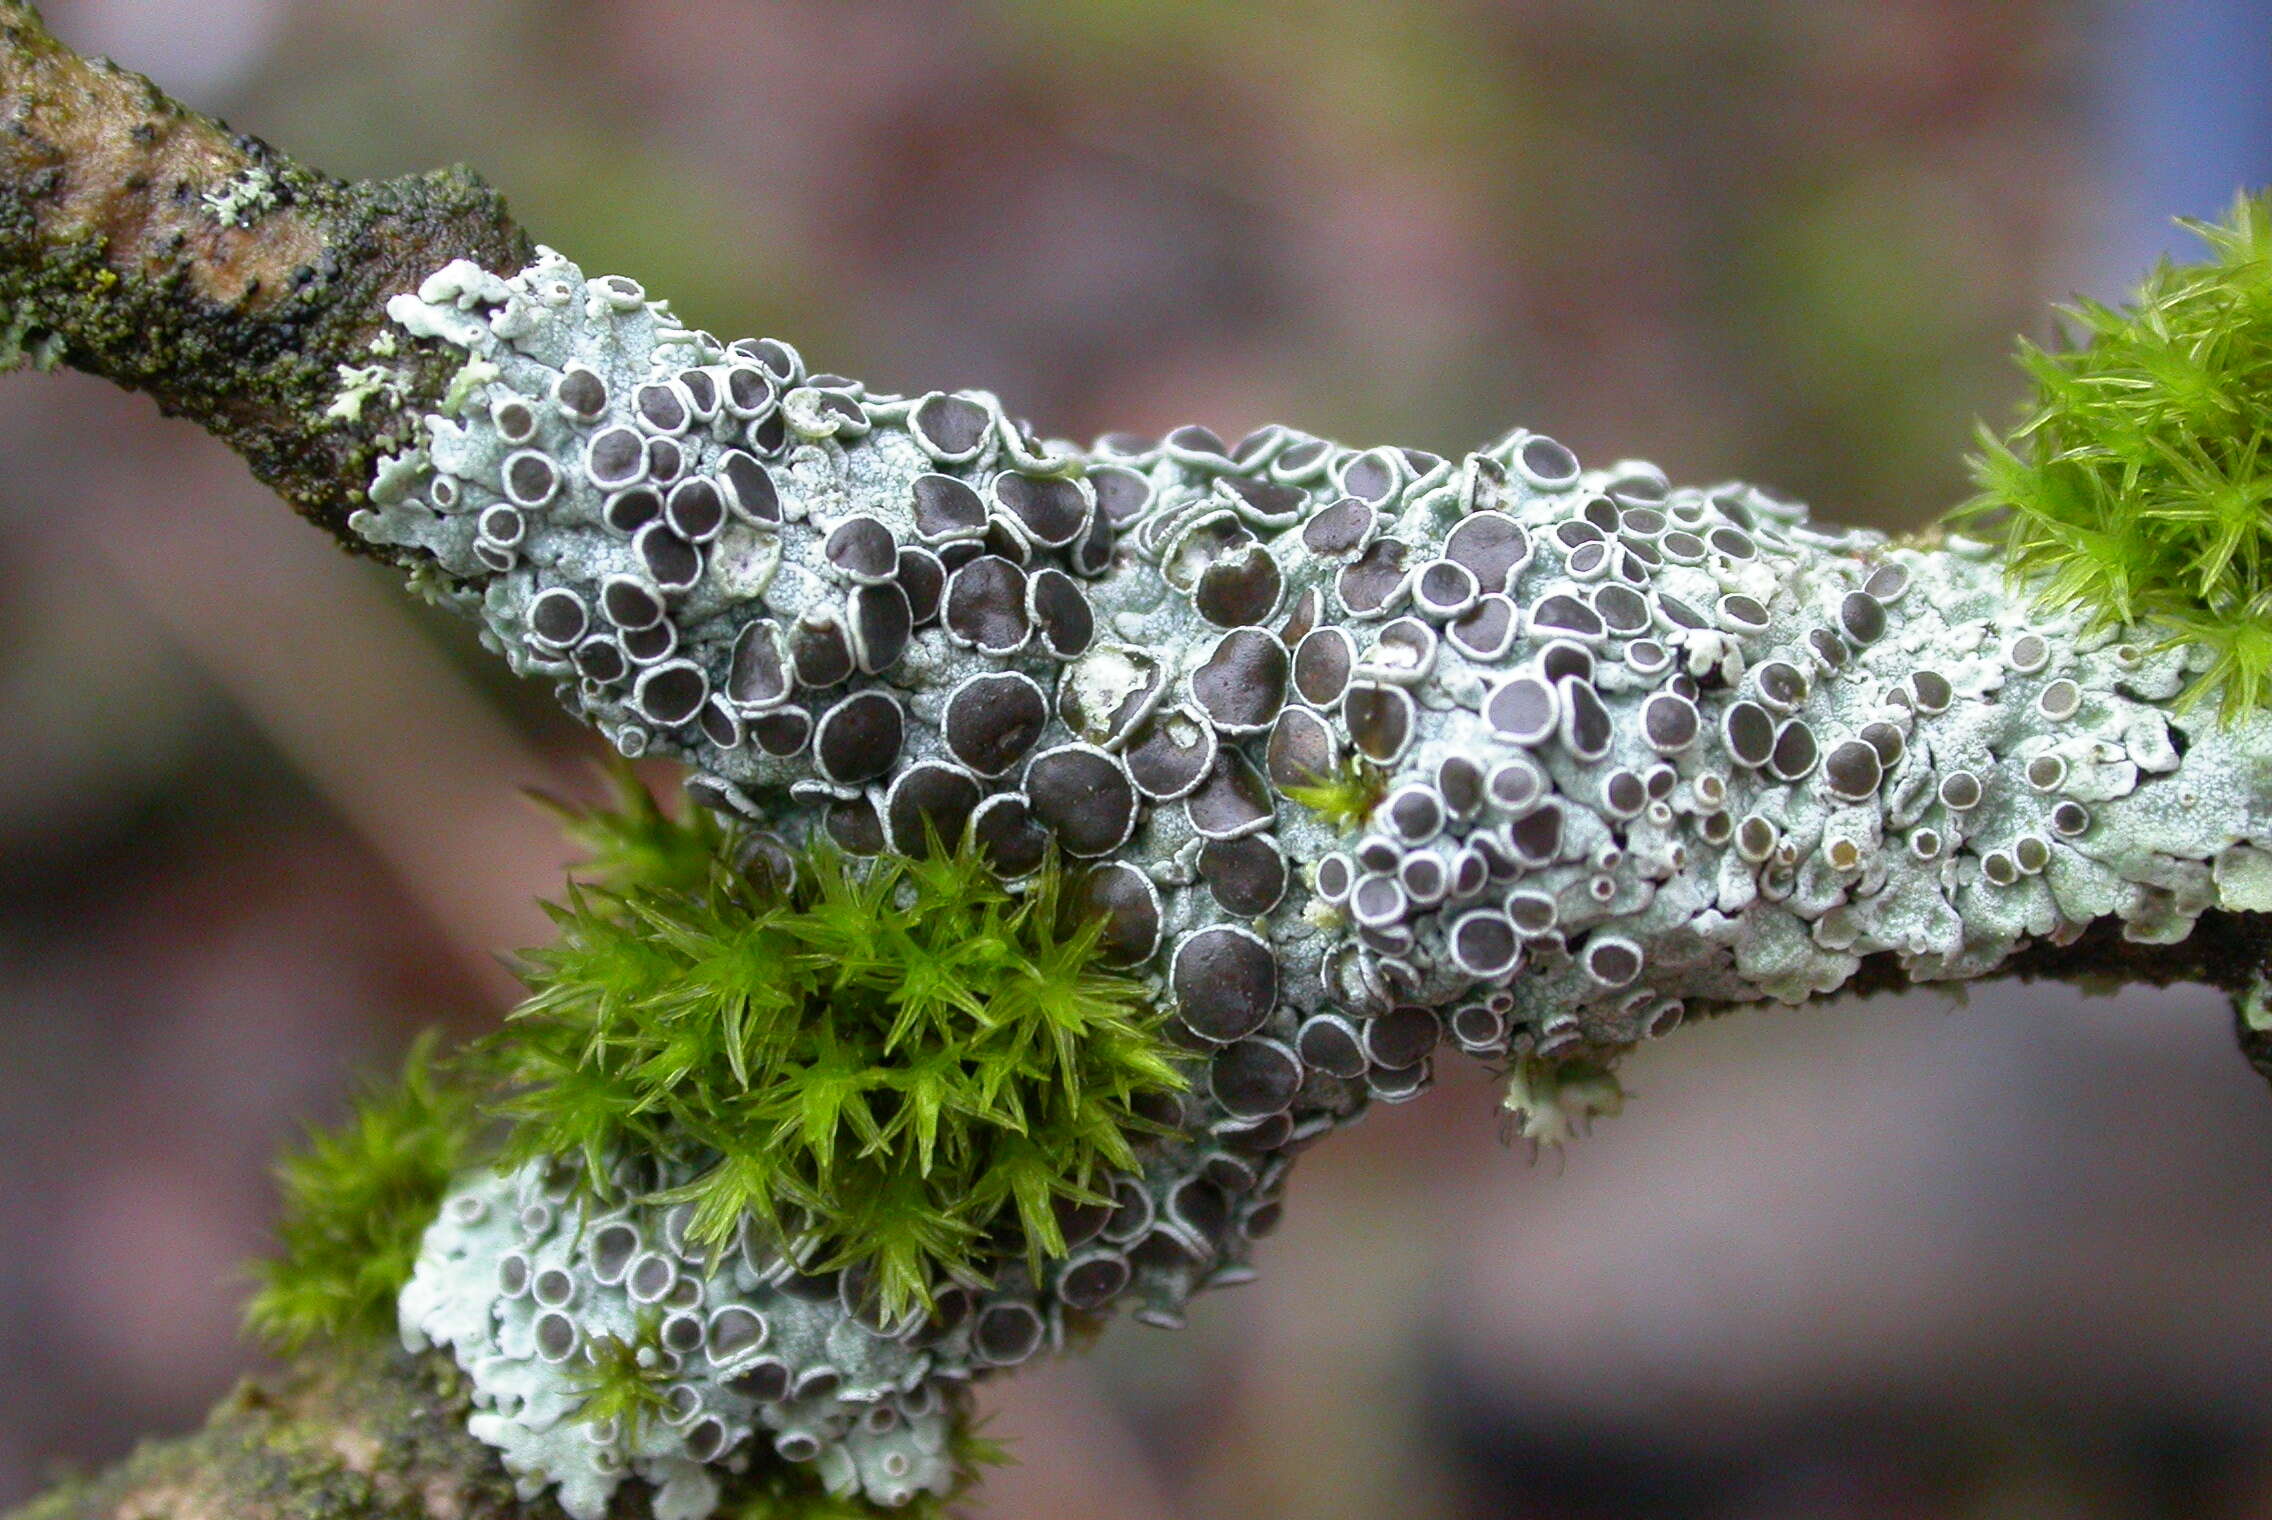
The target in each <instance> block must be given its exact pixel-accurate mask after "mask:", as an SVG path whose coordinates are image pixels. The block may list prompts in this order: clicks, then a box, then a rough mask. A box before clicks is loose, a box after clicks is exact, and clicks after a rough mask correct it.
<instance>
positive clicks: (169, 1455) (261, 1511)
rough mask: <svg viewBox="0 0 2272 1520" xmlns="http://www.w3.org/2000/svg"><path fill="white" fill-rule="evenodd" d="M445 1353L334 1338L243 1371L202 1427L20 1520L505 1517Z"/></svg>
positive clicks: (520, 1508)
mask: <svg viewBox="0 0 2272 1520" xmlns="http://www.w3.org/2000/svg"><path fill="white" fill-rule="evenodd" d="M457 1384H458V1376H457V1371H456V1368H455V1367H454V1366H453V1365H452V1364H451V1363H450V1361H449V1360H448V1358H446V1357H425V1358H412V1357H409V1356H405V1355H404V1354H402V1353H401V1352H400V1351H394V1350H387V1349H380V1348H375V1347H374V1348H366V1349H361V1350H352V1351H349V1350H334V1351H329V1352H325V1353H322V1354H320V1355H312V1356H310V1357H307V1358H305V1359H303V1360H302V1361H301V1362H300V1363H299V1364H298V1365H296V1366H295V1367H294V1368H292V1369H291V1370H290V1371H289V1372H287V1373H285V1374H283V1375H281V1376H279V1377H276V1378H274V1379H262V1380H249V1379H248V1380H247V1381H245V1382H244V1383H241V1384H239V1385H238V1387H237V1388H236V1389H235V1390H234V1391H233V1392H231V1393H230V1394H229V1395H228V1397H226V1398H224V1399H223V1400H222V1401H221V1402H220V1404H219V1405H217V1406H216V1407H215V1408H214V1410H213V1413H212V1415H211V1417H210V1418H209V1419H208V1420H207V1421H206V1424H205V1428H204V1429H202V1430H199V1431H197V1432H196V1433H195V1434H192V1435H187V1436H182V1437H178V1438H176V1439H172V1440H166V1441H149V1442H145V1443H144V1444H143V1445H142V1446H141V1447H140V1448H138V1449H137V1450H136V1451H135V1453H134V1454H133V1455H132V1456H131V1457H129V1458H127V1459H126V1460H125V1461H124V1462H121V1463H119V1464H118V1465H117V1466H115V1467H113V1468H111V1469H110V1470H108V1471H107V1472H105V1473H103V1474H101V1475H100V1476H98V1477H93V1478H86V1479H78V1480H73V1481H69V1482H66V1483H64V1484H62V1485H61V1486H59V1487H58V1488H56V1489H55V1490H54V1491H52V1492H51V1493H49V1494H47V1495H46V1496H45V1497H43V1498H41V1499H38V1500H35V1501H34V1502H33V1503H32V1504H31V1506H30V1507H29V1508H27V1509H24V1510H21V1511H19V1512H17V1514H16V1515H15V1516H14V1517H12V1520H505V1517H518V1516H524V1515H531V1514H542V1513H554V1514H556V1513H557V1511H556V1510H553V1509H552V1507H551V1506H550V1505H549V1504H544V1505H536V1506H524V1505H521V1504H519V1503H518V1502H517V1501H515V1499H514V1497H513V1488H512V1484H511V1483H510V1482H509V1481H508V1480H507V1479H506V1477H505V1475H504V1474H503V1472H502V1471H500V1470H499V1469H498V1466H497V1463H496V1461H495V1459H494V1458H493V1457H492V1455H491V1454H490V1452H489V1449H488V1448H487V1447H485V1446H483V1445H482V1444H481V1443H480V1442H479V1441H477V1440H475V1439H474V1438H473V1437H472V1436H470V1435H468V1434H467V1433H466V1430H465V1412H466V1411H465V1404H464V1400H463V1397H462V1396H461V1395H460V1394H459V1393H458V1392H457V1391H456V1389H457Z"/></svg>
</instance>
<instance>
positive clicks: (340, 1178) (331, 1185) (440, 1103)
mask: <svg viewBox="0 0 2272 1520" xmlns="http://www.w3.org/2000/svg"><path fill="white" fill-rule="evenodd" d="M434 1044H435V1042H434V1040H433V1038H432V1037H431V1036H426V1037H422V1038H420V1039H419V1041H418V1042H417V1043H416V1044H415V1045H413V1046H412V1047H411V1051H410V1055H409V1058H408V1060H407V1061H405V1063H404V1066H403V1072H402V1076H401V1078H400V1079H399V1080H398V1081H396V1082H394V1083H392V1084H388V1085H383V1086H381V1085H373V1086H371V1087H369V1088H367V1089H366V1090H365V1092H364V1093H363V1094H362V1096H361V1097H360V1098H358V1099H357V1101H356V1104H355V1109H354V1112H353V1113H352V1115H350V1116H349V1118H348V1120H347V1122H346V1123H345V1124H344V1125H342V1126H340V1127H339V1128H338V1129H336V1130H333V1131H329V1132H323V1131H316V1132H311V1134H310V1135H309V1138H308V1141H307V1144H306V1146H305V1147H304V1148H303V1149H301V1150H299V1151H297V1152H295V1153H293V1154H291V1155H288V1156H286V1157H285V1158H284V1159H283V1160H282V1161H281V1162H279V1163H278V1165H277V1169H276V1170H277V1178H278V1180H279V1181H280V1182H281V1184H282V1186H283V1193H284V1206H283V1216H282V1219H281V1220H280V1221H279V1223H278V1225H277V1228H276V1235H277V1244H278V1251H277V1254H276V1255H275V1256H273V1257H271V1258H269V1259H267V1260H265V1261H262V1262H259V1263H257V1264H256V1265H255V1267H254V1272H255V1274H256V1276H257V1278H258V1281H259V1288H258V1290H257V1291H256V1292H255V1293H254V1294H253V1297H252V1301H251V1302H250V1303H249V1304H248V1305H247V1306H246V1310H245V1320H246V1323H247V1325H248V1326H250V1328H251V1329H252V1330H253V1331H255V1332H256V1333H257V1334H259V1335H260V1336H261V1338H262V1339H264V1340H266V1341H268V1342H269V1343H270V1344H272V1345H274V1346H275V1347H277V1348H278V1349H280V1350H285V1351H296V1350H298V1349H300V1348H301V1347H302V1346H304V1345H305V1344H307V1343H308V1342H309V1341H311V1340H315V1339H318V1338H319V1337H320V1338H333V1339H338V1338H348V1337H355V1336H363V1335H379V1334H383V1333H385V1332H386V1330H387V1329H388V1328H389V1327H391V1326H392V1325H393V1323H394V1301H395V1296H396V1295H397V1294H398V1293H400V1292H401V1290H402V1285H403V1284H404V1283H405V1282H408V1281H409V1280H410V1271H411V1268H412V1266H413V1265H415V1264H416V1262H417V1259H418V1245H419V1240H420V1238H421V1237H422V1236H423V1235H424V1234H425V1231H426V1226H427V1225H428V1224H429V1223H430V1222H432V1220H433V1217H434V1210H435V1209H436V1208H437V1207H439V1206H440V1203H441V1199H442V1193H443V1190H444V1189H445V1188H447V1187H448V1186H449V1183H450V1179H451V1178H453V1177H455V1176H456V1175H457V1174H458V1173H459V1172H460V1171H462V1170H464V1168H465V1167H466V1166H467V1165H468V1164H469V1163H470V1161H471V1160H472V1159H473V1155H474V1148H475V1137H476V1133H477V1130H478V1127H479V1124H478V1118H477V1115H476V1113H475V1108H474V1103H473V1100H472V1098H471V1096H470V1095H469V1093H468V1092H467V1091H466V1090H465V1089H463V1088H462V1087H460V1086H457V1085H455V1084H453V1083H451V1082H448V1081H446V1080H444V1078H443V1077H442V1075H441V1074H439V1073H438V1072H437V1071H436V1067H435V1060H434Z"/></svg>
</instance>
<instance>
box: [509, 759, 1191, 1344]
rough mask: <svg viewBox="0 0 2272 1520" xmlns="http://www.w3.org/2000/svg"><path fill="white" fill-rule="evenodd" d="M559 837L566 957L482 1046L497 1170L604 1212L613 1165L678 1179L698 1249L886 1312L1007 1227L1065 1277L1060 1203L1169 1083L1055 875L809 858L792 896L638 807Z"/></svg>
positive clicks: (1151, 1027)
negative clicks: (642, 1164)
mask: <svg viewBox="0 0 2272 1520" xmlns="http://www.w3.org/2000/svg"><path fill="white" fill-rule="evenodd" d="M626 784H627V785H630V784H629V783H626ZM633 791H636V787H635V786H633ZM573 827H574V828H575V829H576V831H577V832H579V833H580V835H581V836H582V837H583V838H584V839H585V840H586V841H587V843H588V844H589V845H590V846H591V847H593V848H594V849H595V850H596V851H597V852H598V853H597V860H598V862H599V864H598V868H597V869H596V870H595V872H594V873H592V874H593V875H594V877H595V878H596V879H595V880H593V881H591V882H589V883H587V884H582V885H576V886H572V887H571V889H570V891H569V893H568V896H567V899H566V901H565V902H564V903H562V904H560V905H557V906H555V907H553V908H552V910H551V911H552V914H553V917H554V920H555V921H556V922H557V923H558V924H559V926H560V931H561V934H560V940H559V942H558V943H557V944H556V945H554V946H553V947H551V948H549V949H545V950H540V951H534V952H531V953H530V954H529V955H528V957H527V958H526V971H525V975H526V978H527V980H528V982H529V985H530V988H531V990H532V994H533V995H532V996H531V997H530V999H529V1000H528V1001H527V1002H526V1003H525V1004H524V1005H523V1006H522V1007H521V1008H520V1009H519V1010H518V1011H516V1012H515V1014H514V1015H513V1017H512V1019H511V1021H510V1022H509V1024H508V1025H507V1027H506V1028H505V1030H503V1031H502V1032H501V1033H500V1034H499V1035H498V1036H497V1037H495V1038H494V1039H493V1040H492V1041H491V1042H489V1047H488V1050H489V1054H490V1055H491V1056H492V1057H493V1058H494V1060H495V1061H496V1062H497V1064H498V1066H499V1068H500V1070H501V1071H502V1072H503V1074H504V1076H505V1080H506V1081H507V1083H508V1084H509V1088H510V1091H509V1094H508V1096H507V1097H506V1099H505V1100H504V1103H503V1112H504V1113H505V1114H507V1115H508V1116H509V1117H511V1118H512V1119H513V1120H514V1121H515V1122H516V1128H515V1130H514V1133H513V1134H512V1136H511V1138H510V1139H509V1141H508V1143H507V1154H508V1159H511V1160H522V1159H527V1158H530V1157H535V1156H544V1155H557V1156H563V1157H569V1158H573V1159H574V1160H576V1161H577V1162H578V1163H579V1172H580V1174H581V1176H582V1177H583V1179H584V1182H585V1183H586V1185H587V1186H588V1187H589V1188H591V1189H592V1190H593V1191H594V1192H595V1193H597V1194H599V1195H601V1196H603V1197H610V1198H612V1197H613V1196H614V1194H615V1191H616V1189H617V1187H618V1184H617V1182H616V1180H615V1178H616V1172H617V1163H618V1161H619V1160H621V1159H622V1158H625V1157H627V1156H628V1157H637V1158H643V1159H645V1160H648V1161H651V1162H655V1163H660V1164H662V1165H664V1166H666V1167H668V1168H669V1169H671V1170H673V1171H674V1172H675V1173H676V1174H677V1175H680V1176H684V1175H686V1174H687V1173H688V1172H690V1171H691V1172H693V1173H695V1177H694V1180H693V1181H691V1182H688V1183H686V1184H685V1185H683V1186H680V1187H677V1188H673V1189H670V1190H667V1191H662V1192H658V1193H656V1194H654V1195H653V1196H654V1197H655V1198H657V1199H658V1200H662V1201H688V1202H691V1203H693V1204H694V1205H695V1211H694V1215H693V1221H692V1226H691V1229H692V1233H693V1235H694V1237H695V1238H696V1239H697V1240H699V1241H702V1242H705V1243H708V1244H711V1245H713V1246H718V1247H723V1246H724V1245H725V1244H726V1243H728V1242H730V1241H731V1240H732V1239H733V1238H734V1236H735V1233H736V1231H737V1230H738V1229H739V1228H740V1227H741V1225H742V1223H743V1221H744V1220H745V1219H747V1218H752V1217H754V1218H755V1219H758V1220H760V1221H763V1222H765V1223H766V1224H768V1225H769V1226H771V1227H773V1228H774V1229H777V1230H779V1231H781V1232H783V1233H784V1234H787V1235H789V1236H792V1237H798V1238H809V1239H810V1240H811V1241H812V1242H813V1244H814V1246H815V1248H816V1251H817V1254H816V1255H815V1256H814V1257H813V1258H811V1259H810V1260H809V1261H808V1263H807V1265H808V1266H809V1267H810V1268H811V1269H813V1270H835V1269H839V1268H849V1269H857V1270H860V1271H863V1272H865V1273H866V1274H867V1278H868V1281H869V1283H870V1286H871V1288H872V1290H873V1292H874V1293H875V1295H876V1298H877V1300H878V1303H879V1305H880V1307H881V1308H883V1309H884V1311H885V1312H887V1313H889V1314H898V1313H901V1312H904V1311H906V1310H908V1309H909V1308H911V1307H913V1306H915V1305H917V1304H923V1303H928V1302H929V1300H930V1295H931V1292H932V1290H933V1286H934V1284H936V1283H937V1282H938V1281H939V1280H940V1279H941V1278H942V1277H958V1278H966V1279H971V1280H976V1279H977V1276H978V1274H979V1271H980V1262H981V1260H982V1258H983V1257H984V1256H985V1255H986V1254H988V1253H987V1251H986V1250H982V1249H981V1247H982V1243H983V1242H986V1241H987V1240H988V1238H989V1237H994V1238H995V1239H996V1240H997V1241H998V1238H999V1235H1000V1232H1001V1231H1003V1230H1004V1229H1005V1228H1006V1227H1010V1226H1014V1227H1015V1230H1016V1232H1017V1233H1018V1234H1019V1235H1021V1236H1022V1238H1023V1242H1024V1246H1025V1249H1026V1251H1027V1253H1028V1255H1029V1257H1030V1258H1033V1259H1037V1260H1038V1259H1039V1258H1041V1257H1045V1256H1052V1255H1059V1254H1062V1253H1063V1251H1064V1249H1065V1245H1064V1240H1063V1237H1062V1234H1061V1232H1060V1229H1059V1226H1058V1223H1057V1217H1056V1209H1057V1206H1058V1205H1059V1204H1060V1203H1062V1202H1065V1201H1093V1200H1096V1199H1097V1198H1098V1197H1099V1184H1100V1182H1101V1180H1102V1177H1103V1174H1104V1173H1105V1172H1106V1171H1108V1170H1110V1169H1118V1168H1126V1167H1130V1166H1132V1165H1134V1163H1135V1153H1134V1146H1135V1143H1136V1141H1137V1140H1138V1139H1139V1138H1141V1137H1142V1135H1144V1134H1145V1133H1147V1132H1148V1130H1149V1128H1150V1127H1149V1126H1148V1125H1147V1124H1146V1123H1145V1121H1143V1120H1141V1119H1140V1118H1139V1117H1138V1116H1137V1113H1136V1104H1137V1102H1138V1101H1139V1100H1140V1099H1141V1098H1143V1097H1144V1096H1145V1095H1147V1094H1150V1093H1155V1092H1159V1091H1162V1090H1165V1089H1169V1088H1172V1087H1176V1086H1179V1085H1181V1078H1180V1076H1179V1075H1178V1072H1177V1069H1176V1067H1175V1065H1174V1064H1173V1054H1174V1053H1173V1051H1172V1049H1171V1047H1170V1046H1168V1045H1167V1044H1166V1043H1165V1041H1164V1040H1163V1039H1162V1037H1161V1034H1160V1021H1161V1015H1160V1014H1159V1012H1158V1011H1157V1010H1156V1009H1154V1008H1152V1007H1151V1006H1150V1004H1149V1002H1148V1000H1147V998H1146V996H1145V991H1144V988H1143V986H1142V984H1140V983H1138V982H1136V981H1135V980H1133V979H1131V978H1128V977H1124V976H1119V975H1115V974H1112V973H1110V972H1107V971H1105V970H1103V969H1101V967H1100V965H1099V961H1098V940H1099V935H1100V930H1101V925H1099V924H1098V923H1097V922H1096V921H1094V920H1093V919H1090V918H1087V917H1085V916H1076V915H1074V914H1072V913H1070V912H1069V911H1068V909H1067V899H1066V894H1065V891H1064V888H1065V884H1066V876H1065V873H1063V872H1062V871H1061V870H1060V868H1059V867H1058V866H1057V865H1056V864H1055V863H1054V862H1052V863H1050V864H1049V865H1047V866H1045V867H1044V869H1043V870H1042V871H1041V872H1040V873H1039V874H1038V876H1037V877H1036V878H1034V880H1033V881H1032V882H1031V883H1029V884H1028V885H1027V886H1026V887H1025V888H1024V889H1023V890H1022V891H1020V892H1017V893H1013V892H1011V891H1010V890H1009V889H1007V888H1005V887H1004V886H1003V885H1002V884H1001V883H1000V882H998V881H996V880H995V878H994V877H993V875H992V873H991V872H990V871H988V869H987V868H986V867H985V865H984V864H983V863H982V862H980V861H979V860H978V859H977V858H976V857H975V856H972V855H969V854H966V853H958V852H955V851H948V850H940V851H935V852H934V853H933V854H932V855H931V856H929V857H928V858H926V859H923V860H903V859H881V860H876V861H869V862H860V861H854V860H851V859H849V858H847V857H845V856H843V855H842V854H840V853H838V852H836V851H834V850H833V849H832V848H830V847H827V846H826V845H821V846H817V847H815V848H813V849H811V850H809V851H807V852H806V853H805V854H804V855H803V857H802V858H801V859H800V860H799V861H798V862H797V869H796V879H795V882H794V883H793V884H791V885H788V886H786V887H784V886H783V885H781V884H778V883H776V882H775V880H774V879H773V877H772V876H771V874H770V873H767V872H763V871H760V872H757V873H754V874H753V873H751V872H747V871H743V870H740V869H737V868H735V867H734V866H733V864H732V863H731V862H732V860H733V859H734V857H735V855H736V854H737V853H738V848H739V842H738V841H737V840H736V839H735V838H734V837H732V835H731V833H730V832H729V831H726V830H723V829H721V828H720V827H719V826H718V825H716V824H714V823H712V822H711V821H710V820H709V819H708V817H707V816H706V815H698V816H696V817H695V818H694V819H692V820H690V821H684V822H681V821H678V820H674V819H671V818H669V817H668V816H667V815H665V814H663V813H662V812H661V810H660V809H659V808H657V807H656V806H655V805H654V803H653V801H652V799H651V798H648V797H647V796H646V795H645V794H644V793H643V792H638V793H637V795H628V794H627V795H626V796H625V798H624V800H623V801H622V802H620V803H619V805H618V806H617V807H616V808H615V809H613V810H611V811H609V812H607V813H600V814H589V815H578V816H577V818H576V819H575V821H574V824H573Z"/></svg>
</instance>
